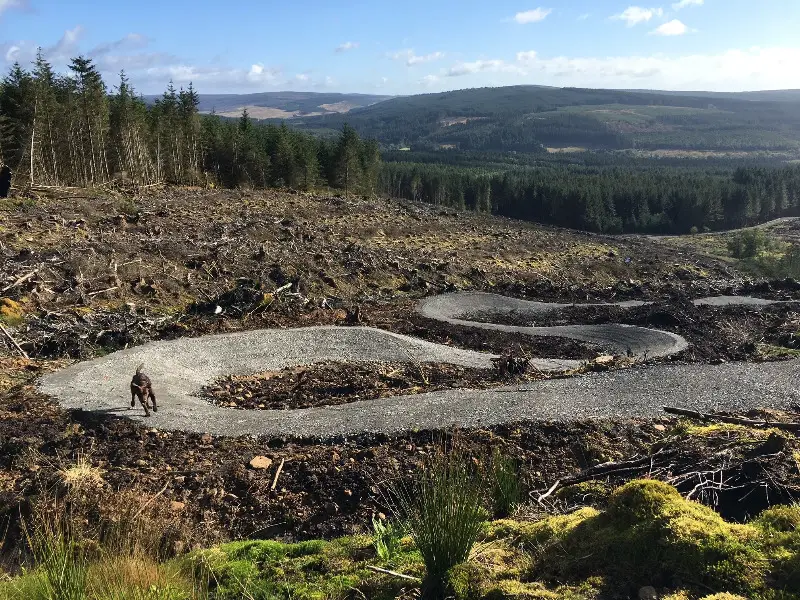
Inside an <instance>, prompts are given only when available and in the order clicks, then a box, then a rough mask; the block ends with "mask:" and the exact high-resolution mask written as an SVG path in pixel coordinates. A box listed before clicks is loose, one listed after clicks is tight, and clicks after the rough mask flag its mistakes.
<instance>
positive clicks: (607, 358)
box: [594, 354, 614, 365]
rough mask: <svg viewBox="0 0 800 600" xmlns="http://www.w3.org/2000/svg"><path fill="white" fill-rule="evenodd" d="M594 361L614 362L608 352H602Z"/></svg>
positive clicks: (606, 363) (599, 363) (599, 362)
mask: <svg viewBox="0 0 800 600" xmlns="http://www.w3.org/2000/svg"><path fill="white" fill-rule="evenodd" d="M594 362H595V363H596V364H598V365H608V364H611V363H613V362H614V357H613V356H611V355H610V354H604V355H603V356H598V357H597V358H595V359H594Z"/></svg>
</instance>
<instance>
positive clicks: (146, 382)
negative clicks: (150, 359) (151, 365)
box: [131, 363, 158, 417]
mask: <svg viewBox="0 0 800 600" xmlns="http://www.w3.org/2000/svg"><path fill="white" fill-rule="evenodd" d="M142 369H144V363H142V364H141V365H139V366H138V367H137V368H136V374H135V375H134V376H133V379H132V380H131V407H133V406H136V398H139V402H141V403H142V407H144V416H145V417H149V416H150V407H149V406H148V404H147V400H148V399H151V400H152V401H153V412H158V406H156V395H155V394H154V393H153V382H152V381H150V378H149V377H148V376H147V375H145V374H144V373H142Z"/></svg>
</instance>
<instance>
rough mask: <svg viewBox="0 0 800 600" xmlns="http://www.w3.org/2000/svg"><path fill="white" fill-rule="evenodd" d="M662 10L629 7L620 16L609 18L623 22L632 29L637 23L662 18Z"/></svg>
mask: <svg viewBox="0 0 800 600" xmlns="http://www.w3.org/2000/svg"><path fill="white" fill-rule="evenodd" d="M663 16H664V9H663V8H642V7H641V6H629V7H628V8H626V9H625V10H623V11H622V12H621V13H620V14H618V15H614V16H613V17H611V18H612V19H615V20H617V21H625V23H626V24H627V25H628V27H633V26H634V25H638V24H639V23H647V22H648V21H650V20H651V19H652V18H653V17H663Z"/></svg>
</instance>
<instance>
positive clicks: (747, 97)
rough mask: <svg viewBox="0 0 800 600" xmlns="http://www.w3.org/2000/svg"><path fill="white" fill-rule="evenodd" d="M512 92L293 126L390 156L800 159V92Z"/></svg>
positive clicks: (485, 92)
mask: <svg viewBox="0 0 800 600" xmlns="http://www.w3.org/2000/svg"><path fill="white" fill-rule="evenodd" d="M687 94H689V95H684V94H682V93H679V92H659V91H628V90H602V89H581V88H549V87H542V86H511V87H500V88H475V89H466V90H458V91H452V92H444V93H439V94H421V95H416V96H401V97H396V98H392V99H387V100H384V101H382V102H380V103H377V104H372V105H370V106H364V107H360V108H354V109H352V110H351V111H349V112H348V113H347V114H330V113H329V114H326V115H317V116H305V117H303V118H296V119H295V120H294V122H293V123H294V125H295V126H297V127H300V128H305V129H308V130H311V131H330V130H336V129H339V128H340V127H341V126H342V125H343V124H344V123H350V124H351V125H352V126H353V127H355V128H356V129H357V130H358V131H359V133H360V134H361V135H363V136H367V137H373V138H376V139H378V140H379V141H380V142H382V144H383V145H384V147H390V148H391V147H406V146H410V147H412V149H418V150H426V151H427V150H473V151H516V152H544V151H545V149H546V148H551V149H553V148H555V149H558V148H564V147H570V148H577V149H581V148H586V149H601V150H602V149H606V150H617V149H628V148H635V149H641V150H662V149H666V150H671V149H681V150H708V151H760V150H769V151H791V152H795V151H797V150H798V149H800V102H797V101H795V100H796V99H800V91H793V90H785V91H775V92H745V93H740V94H725V93H720V94H714V93H703V92H697V93H692V92H688V93H687Z"/></svg>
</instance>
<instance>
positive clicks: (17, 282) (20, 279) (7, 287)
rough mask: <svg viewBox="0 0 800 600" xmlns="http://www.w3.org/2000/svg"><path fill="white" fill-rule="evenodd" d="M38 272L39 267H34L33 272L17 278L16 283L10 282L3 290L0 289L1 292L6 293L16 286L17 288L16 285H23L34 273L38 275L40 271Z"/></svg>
mask: <svg viewBox="0 0 800 600" xmlns="http://www.w3.org/2000/svg"><path fill="white" fill-rule="evenodd" d="M38 272H39V269H34V270H33V271H31V272H30V273H28V274H27V275H23V276H22V277H20V278H19V279H17V280H16V281H15V282H14V283H12V284H10V285H7V286H6V287H4V288H3V289H2V290H0V294H4V293H6V292H7V291H8V290H11V289H14V288H15V287H17V286H18V285H21V284H23V283H25V282H26V281H28V279H30V278H31V277H33V276H34V275H36V273H38Z"/></svg>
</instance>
